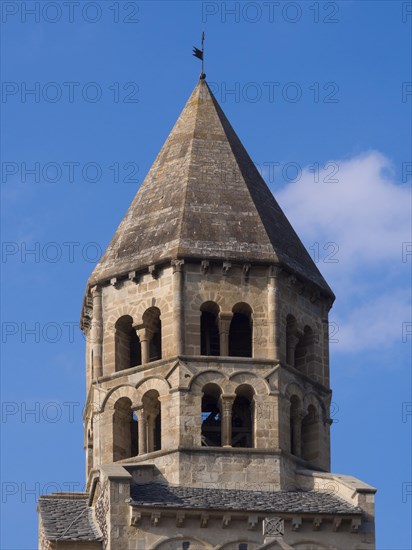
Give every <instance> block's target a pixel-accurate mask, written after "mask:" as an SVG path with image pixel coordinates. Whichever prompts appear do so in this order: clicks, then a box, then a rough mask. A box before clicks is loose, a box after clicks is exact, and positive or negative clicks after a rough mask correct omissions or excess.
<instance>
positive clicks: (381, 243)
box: [277, 151, 411, 269]
mask: <svg viewBox="0 0 412 550" xmlns="http://www.w3.org/2000/svg"><path fill="white" fill-rule="evenodd" d="M332 162H333V164H335V165H336V166H337V167H338V172H337V173H336V175H335V176H334V178H335V179H338V180H339V181H338V182H337V183H326V182H323V181H322V179H324V178H325V176H326V175H327V173H330V169H329V170H326V171H322V170H320V181H319V182H318V183H316V182H315V181H314V179H315V178H314V174H313V172H312V171H310V169H309V168H305V169H304V170H303V171H302V177H301V178H300V179H299V180H298V181H296V182H294V183H290V184H289V185H288V186H287V187H285V188H284V189H282V190H281V191H280V192H279V193H277V198H278V200H279V202H280V204H281V206H282V207H283V208H284V210H285V211H286V213H287V215H288V217H289V219H290V221H291V222H292V225H294V227H295V228H296V230H297V232H298V233H299V234H302V235H305V240H306V241H308V240H313V241H316V240H317V241H319V240H321V244H324V243H326V242H336V243H337V244H338V246H339V254H338V257H339V262H340V263H342V264H344V269H356V268H357V267H358V266H359V265H362V266H364V265H365V263H373V264H376V263H377V262H381V261H389V260H395V261H401V254H402V242H404V241H410V240H411V236H410V223H411V222H410V217H411V211H410V208H411V193H410V186H409V185H408V186H406V185H404V186H401V185H399V184H397V183H396V182H395V181H394V179H393V169H392V165H391V163H390V161H389V160H388V159H387V158H386V157H385V156H384V155H382V154H380V153H378V152H376V151H371V152H369V153H366V154H364V155H360V156H357V157H354V158H352V159H349V160H344V161H331V163H332Z"/></svg>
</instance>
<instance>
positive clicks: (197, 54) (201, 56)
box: [193, 32, 206, 80]
mask: <svg viewBox="0 0 412 550" xmlns="http://www.w3.org/2000/svg"><path fill="white" fill-rule="evenodd" d="M204 54H205V33H204V32H202V49H201V50H199V48H196V46H193V55H194V56H195V57H197V58H198V59H201V60H202V72H201V73H200V78H201V79H202V80H204V79H205V78H206V75H205V71H204V68H205V66H204V63H205V60H204V57H205V55H204Z"/></svg>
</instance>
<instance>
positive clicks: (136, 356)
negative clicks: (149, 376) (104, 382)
mask: <svg viewBox="0 0 412 550" xmlns="http://www.w3.org/2000/svg"><path fill="white" fill-rule="evenodd" d="M115 331H116V334H115V355H116V359H115V360H116V371H120V370H125V369H129V368H131V367H135V366H136V365H141V364H142V351H141V345H140V341H139V338H138V336H137V334H136V330H135V329H134V328H133V319H132V318H131V317H130V316H129V315H124V316H123V317H120V319H119V320H118V321H117V323H116V327H115Z"/></svg>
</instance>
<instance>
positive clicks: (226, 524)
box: [222, 514, 232, 529]
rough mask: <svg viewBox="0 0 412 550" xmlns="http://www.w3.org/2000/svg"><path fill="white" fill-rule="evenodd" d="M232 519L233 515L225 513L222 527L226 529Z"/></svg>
mask: <svg viewBox="0 0 412 550" xmlns="http://www.w3.org/2000/svg"><path fill="white" fill-rule="evenodd" d="M231 520H232V516H231V515H230V514H225V515H224V516H223V518H222V529H226V528H227V527H228V526H229V523H230V522H231Z"/></svg>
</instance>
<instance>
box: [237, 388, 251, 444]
mask: <svg viewBox="0 0 412 550" xmlns="http://www.w3.org/2000/svg"><path fill="white" fill-rule="evenodd" d="M236 394H237V395H236V398H235V400H234V402H233V408H232V447H246V448H251V447H253V414H252V398H253V390H252V388H250V387H249V386H246V385H244V386H239V388H237V390H236Z"/></svg>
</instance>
